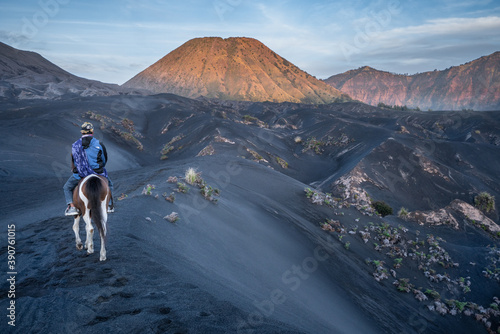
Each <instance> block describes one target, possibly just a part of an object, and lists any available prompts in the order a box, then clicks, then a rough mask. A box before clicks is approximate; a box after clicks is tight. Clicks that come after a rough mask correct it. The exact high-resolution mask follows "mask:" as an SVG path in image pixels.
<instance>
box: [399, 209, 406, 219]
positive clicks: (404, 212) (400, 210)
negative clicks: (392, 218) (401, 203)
mask: <svg viewBox="0 0 500 334" xmlns="http://www.w3.org/2000/svg"><path fill="white" fill-rule="evenodd" d="M406 216H408V210H406V208H405V207H402V208H401V209H399V212H398V217H399V218H406Z"/></svg>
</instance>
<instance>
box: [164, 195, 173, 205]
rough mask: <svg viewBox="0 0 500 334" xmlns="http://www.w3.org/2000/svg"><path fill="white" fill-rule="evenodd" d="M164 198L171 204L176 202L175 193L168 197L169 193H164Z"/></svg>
mask: <svg viewBox="0 0 500 334" xmlns="http://www.w3.org/2000/svg"><path fill="white" fill-rule="evenodd" d="M163 197H165V200H166V201H168V202H170V203H174V201H175V195H174V193H170V195H167V193H163Z"/></svg>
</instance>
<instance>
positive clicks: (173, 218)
mask: <svg viewBox="0 0 500 334" xmlns="http://www.w3.org/2000/svg"><path fill="white" fill-rule="evenodd" d="M163 219H166V220H168V221H169V222H171V223H175V222H176V221H178V220H179V214H178V213H177V212H172V213H171V214H169V215H167V216H165V217H163Z"/></svg>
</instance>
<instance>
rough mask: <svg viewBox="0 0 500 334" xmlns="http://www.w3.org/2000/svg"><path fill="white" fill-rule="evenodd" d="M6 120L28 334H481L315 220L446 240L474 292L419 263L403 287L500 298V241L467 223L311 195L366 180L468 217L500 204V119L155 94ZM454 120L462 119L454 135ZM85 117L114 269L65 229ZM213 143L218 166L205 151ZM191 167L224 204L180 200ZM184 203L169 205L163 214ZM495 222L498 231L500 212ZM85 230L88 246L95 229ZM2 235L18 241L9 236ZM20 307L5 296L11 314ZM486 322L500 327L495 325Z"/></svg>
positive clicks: (371, 187)
mask: <svg viewBox="0 0 500 334" xmlns="http://www.w3.org/2000/svg"><path fill="white" fill-rule="evenodd" d="M457 115H458V117H457ZM0 118H1V123H0V129H1V131H2V133H3V134H4V135H3V136H2V139H1V146H0V153H1V154H2V157H3V158H2V160H0V171H1V173H2V174H1V176H0V177H1V182H2V187H1V190H0V191H1V192H0V196H1V198H2V201H1V202H0V207H1V211H2V213H4V221H5V222H6V223H9V224H12V223H14V224H16V269H17V272H18V275H17V276H16V279H17V280H16V312H17V316H18V318H17V322H16V328H15V329H14V330H15V332H18V333H27V332H40V333H48V332H58V333H66V332H74V333H87V332H92V333H110V332H127V333H136V332H137V333H139V332H140V333H162V332H168V333H188V332H189V333H222V332H228V333H231V332H232V333H234V332H240V333H250V332H252V331H255V332H258V333H361V332H362V333H372V332H373V333H382V332H385V333H399V332H405V333H418V332H422V331H424V332H440V333H448V332H456V333H459V332H469V333H471V332H479V331H482V330H484V325H483V324H481V323H480V322H477V321H475V320H474V319H473V318H472V317H467V316H465V315H463V314H460V315H458V316H456V317H453V316H451V315H449V314H448V315H446V316H441V315H439V314H437V313H436V312H431V311H430V310H428V308H427V305H428V304H429V303H431V301H427V302H418V301H417V300H416V299H415V298H414V297H413V294H412V293H410V294H405V293H401V292H398V291H397V289H395V287H394V286H393V285H392V282H393V281H394V279H392V277H391V278H390V279H387V280H382V281H381V282H377V281H375V280H374V277H373V275H372V273H373V270H374V269H373V266H371V265H369V264H368V263H367V261H368V260H369V259H371V260H375V259H381V260H382V259H383V260H384V261H385V262H387V263H388V264H389V268H390V264H391V263H392V261H393V260H392V259H391V258H390V257H388V256H387V255H386V254H384V253H385V252H377V251H375V250H374V248H373V245H372V244H373V242H372V241H375V240H372V241H370V242H369V243H367V244H365V243H364V242H363V240H362V239H361V238H360V237H359V235H355V234H348V233H346V234H345V235H343V238H340V236H339V235H337V234H336V233H332V232H326V231H324V230H322V229H321V228H320V226H319V223H322V222H324V221H325V219H327V218H332V219H338V220H339V221H340V222H341V223H342V224H343V225H344V226H345V228H346V229H347V230H353V229H356V228H359V230H361V229H362V228H363V227H364V226H369V223H372V224H373V225H375V226H378V225H379V224H382V223H383V222H385V223H386V224H389V226H392V227H394V228H397V226H405V227H406V228H408V232H406V237H407V238H408V239H410V238H413V239H415V238H417V237H418V235H420V238H421V239H422V240H423V239H425V236H426V235H431V234H433V235H436V236H440V237H442V238H443V239H444V240H446V241H445V242H444V241H443V242H441V245H442V246H443V247H444V248H446V251H447V252H448V253H449V255H450V256H451V257H452V258H453V261H456V262H458V263H460V267H458V268H449V269H447V272H448V273H449V274H450V275H451V277H452V278H458V277H470V281H471V282H472V285H471V288H472V292H471V293H469V294H463V293H462V292H461V291H459V290H457V288H454V287H453V285H450V288H449V289H448V288H446V285H445V284H444V283H438V282H434V283H432V282H429V280H428V279H427V278H426V277H425V276H424V275H423V273H422V271H420V270H419V269H418V268H417V264H416V263H415V262H413V261H411V260H410V259H406V258H405V259H404V265H403V266H402V267H401V268H400V269H396V271H397V272H398V278H403V277H408V278H409V279H411V282H412V283H413V284H414V285H415V287H423V288H424V290H425V288H433V289H436V290H439V292H440V293H441V295H442V297H443V298H442V299H443V301H444V299H445V298H447V299H452V298H455V299H459V298H460V300H470V301H473V302H475V303H477V304H479V305H485V306H488V305H489V304H490V303H491V302H492V297H493V296H494V295H495V292H496V291H498V282H495V281H494V280H488V279H486V278H485V277H484V275H483V274H482V270H483V269H484V268H485V267H488V266H489V265H490V262H489V261H490V259H489V258H488V256H487V255H488V251H489V248H487V246H491V245H496V246H497V247H498V245H499V243H498V239H494V238H493V237H492V236H491V235H488V234H487V233H486V232H485V231H483V230H482V229H480V228H477V227H475V226H473V225H472V224H470V223H468V222H466V221H461V222H460V229H459V230H454V229H452V228H451V227H449V226H425V225H424V226H422V225H418V224H416V223H415V222H410V221H404V220H402V219H399V218H397V217H396V216H388V217H386V218H383V219H382V218H380V217H377V216H368V215H364V214H363V213H362V212H360V211H359V210H357V209H356V208H355V205H351V206H350V207H345V206H344V207H343V208H342V209H332V208H329V207H327V206H325V205H323V206H318V205H313V204H311V203H310V201H309V200H308V199H307V198H306V196H305V193H304V189H305V188H306V187H313V186H311V185H314V186H316V187H318V189H319V190H322V191H324V192H330V191H333V190H335V189H334V188H333V187H332V183H333V182H335V181H336V180H338V179H339V178H340V177H342V176H349V175H353V174H352V173H354V170H355V169H357V170H361V171H363V172H364V173H365V174H366V175H367V177H368V181H367V182H364V183H362V184H361V185H360V186H361V187H363V188H364V189H365V190H366V191H368V192H369V194H370V196H372V198H373V199H376V200H386V201H387V202H388V203H389V204H390V205H391V206H393V207H394V208H395V209H399V207H400V206H403V205H404V206H406V207H408V208H409V209H410V210H414V209H415V210H416V209H418V210H430V209H434V206H440V205H447V204H448V203H449V202H450V201H451V200H453V199H456V198H458V199H462V200H464V201H468V202H471V197H472V195H473V194H474V192H477V191H479V190H487V191H489V192H490V193H492V194H493V195H495V196H497V198H498V196H499V195H500V187H499V180H498V177H497V175H498V166H499V165H500V161H498V160H499V159H500V158H499V157H500V155H498V143H497V142H496V139H495V138H499V137H500V134H499V133H498V129H499V127H498V124H499V116H497V115H496V114H494V113H464V114H448V117H446V115H443V114H439V113H414V114H411V113H391V112H388V111H383V110H380V109H377V108H373V107H369V106H366V105H363V104H359V103H344V104H332V105H326V106H322V107H317V106H310V105H299V104H291V103H290V104H273V103H247V102H239V103H236V102H227V101H226V102H220V101H211V100H199V101H195V100H190V99H186V98H181V97H177V96H174V95H157V96H151V97H130V96H127V97H93V98H82V99H73V100H65V99H63V100H60V101H53V102H40V101H31V102H23V103H22V104H4V106H3V110H2V111H1V112H0ZM124 119H126V120H125V121H124ZM446 119H448V120H450V119H451V120H456V121H455V122H453V123H450V124H448V125H447V124H445V122H443V121H444V120H446ZM89 120H90V121H91V122H94V125H95V127H96V136H97V137H98V138H99V139H101V140H102V141H103V142H104V143H105V144H106V146H107V148H108V150H109V155H110V162H109V165H108V170H109V171H110V175H111V177H112V180H113V181H114V184H115V199H116V200H117V199H118V197H120V195H122V194H123V195H124V196H122V197H123V200H117V201H116V207H117V209H116V212H115V213H113V214H110V215H109V225H108V226H109V234H108V242H107V250H108V259H107V260H106V261H105V262H99V260H98V256H97V253H95V254H92V255H86V253H85V252H78V251H77V250H76V248H75V246H74V245H75V244H74V242H75V241H74V235H73V231H72V230H71V225H72V219H71V218H69V217H64V216H63V211H64V202H63V201H64V197H63V193H62V185H63V184H64V182H65V181H66V179H67V178H68V177H69V171H68V169H69V167H68V164H69V161H68V153H69V151H68V147H69V145H70V144H71V143H72V142H73V141H74V140H76V138H78V133H79V131H78V130H79V125H80V124H81V123H82V122H83V121H89ZM130 121H131V122H130ZM436 123H437V124H438V125H439V124H444V125H440V126H435V124H436ZM131 124H132V125H131ZM402 127H404V130H405V131H402V129H403V128H402ZM297 137H300V140H299V139H297ZM314 140H317V142H315V141H314ZM315 143H316V144H315ZM209 146H211V147H212V149H213V152H212V150H209V149H207V150H205V148H207V147H209ZM168 147H172V148H171V149H170V148H169V149H167V148H168ZM308 147H309V149H307V148H308ZM429 148H431V149H429ZM316 149H318V152H317V153H316V152H315V150H316ZM162 150H163V152H162ZM200 152H205V153H207V152H208V153H207V154H209V153H211V152H212V153H214V154H213V155H212V156H209V155H207V156H203V154H201V155H200ZM162 155H163V156H164V158H163V160H161V159H160V158H161V157H162ZM197 155H198V156H197ZM456 155H458V158H455V157H456ZM415 157H417V158H415ZM418 157H420V158H418ZM451 157H454V158H453V159H451ZM278 158H279V159H278ZM280 159H281V160H280ZM403 159H406V160H407V161H408V163H406V164H405V163H404V162H402V160H403ZM283 161H285V162H286V163H287V165H284V164H283ZM280 162H281V164H280ZM283 166H286V167H287V168H284V167H283ZM190 167H193V168H196V170H197V171H198V172H200V173H201V177H202V178H203V179H204V180H205V181H206V182H207V184H208V185H211V186H212V187H214V188H218V189H220V196H218V197H217V198H218V202H217V203H216V204H215V203H212V202H210V201H207V200H205V199H204V198H203V197H202V196H201V194H200V190H199V188H198V187H196V186H192V185H188V188H189V191H188V192H187V193H186V194H183V193H177V192H176V191H175V188H176V187H177V184H176V183H168V182H166V181H167V179H168V178H169V177H170V176H176V177H178V178H179V181H182V182H183V180H182V177H183V175H184V172H185V170H186V169H188V168H190ZM409 167H411V168H409ZM401 171H402V172H401ZM394 175H397V176H398V177H399V178H396V179H395V178H394V177H393V178H392V179H391V176H394ZM404 175H406V177H403V176H404ZM445 177H447V178H448V179H449V181H447V180H446V178H445ZM429 180H430V181H429ZM147 184H150V185H154V189H152V194H151V195H144V194H143V189H144V188H145V187H146V185H147ZM394 191H397V192H396V193H394ZM172 192H173V193H174V194H175V201H174V203H170V202H167V201H165V200H164V194H165V195H168V194H170V193H172ZM422 194H425V196H427V198H428V201H424V200H422V199H421V198H422ZM125 195H126V196H125ZM156 197H157V198H156ZM172 212H177V213H178V214H179V217H180V220H178V221H177V222H175V223H170V222H168V221H167V220H165V219H164V218H163V217H165V216H166V215H168V214H170V213H172ZM490 216H491V218H492V219H494V220H495V221H496V222H497V223H498V216H497V215H496V214H495V213H494V214H493V215H490ZM80 229H81V231H80V232H81V235H82V236H84V228H83V224H81V228H80ZM417 230H418V232H417ZM1 234H2V238H4V240H6V238H7V236H6V229H4V231H1ZM95 242H96V243H95V247H96V249H99V247H100V245H99V240H98V239H97V238H96V239H95ZM347 242H349V246H346V243H347ZM1 252H2V253H3V254H5V253H6V247H5V246H3V247H2V249H1ZM472 263H474V264H472ZM436 265H437V264H436ZM438 270H439V269H438ZM7 290H8V287H7V284H6V283H3V285H2V291H7ZM7 302H8V300H7V299H6V298H3V300H2V303H1V305H2V307H4V306H5V307H7ZM490 320H491V321H493V325H498V318H497V319H496V320H495V318H492V319H490ZM2 326H4V327H2V328H6V327H7V324H6V322H4V323H2ZM10 329H11V330H12V328H10Z"/></svg>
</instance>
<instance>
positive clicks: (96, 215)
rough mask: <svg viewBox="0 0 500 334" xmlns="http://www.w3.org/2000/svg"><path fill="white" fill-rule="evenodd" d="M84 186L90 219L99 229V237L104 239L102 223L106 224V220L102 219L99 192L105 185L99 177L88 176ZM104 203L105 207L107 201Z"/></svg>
mask: <svg viewBox="0 0 500 334" xmlns="http://www.w3.org/2000/svg"><path fill="white" fill-rule="evenodd" d="M86 186H87V196H88V199H89V204H90V212H91V214H92V220H93V221H94V224H95V225H96V226H97V230H98V231H99V235H100V236H101V238H103V239H106V233H105V232H104V229H105V228H106V227H105V226H104V224H106V222H105V221H103V212H102V207H103V206H102V205H101V193H102V192H103V191H104V187H105V185H104V183H103V181H102V180H101V178H100V177H90V178H89V179H88V180H87V184H86ZM106 199H107V196H106V197H105V198H104V201H106ZM105 204H106V205H105V206H104V207H105V209H106V206H107V203H105Z"/></svg>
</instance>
